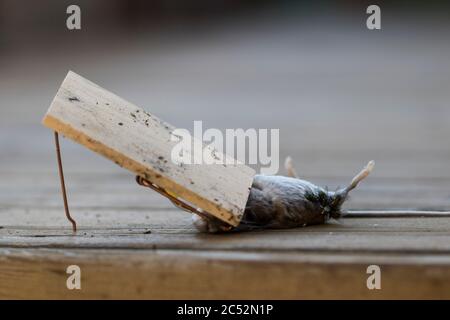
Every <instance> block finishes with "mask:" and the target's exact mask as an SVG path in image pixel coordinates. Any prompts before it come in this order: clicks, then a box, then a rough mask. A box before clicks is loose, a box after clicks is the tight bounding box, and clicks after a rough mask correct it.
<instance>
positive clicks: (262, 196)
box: [193, 157, 375, 233]
mask: <svg viewBox="0 0 450 320" xmlns="http://www.w3.org/2000/svg"><path fill="white" fill-rule="evenodd" d="M374 165H375V163H374V161H370V162H369V163H368V164H367V166H366V167H365V168H364V169H363V170H362V171H361V172H360V173H358V174H357V175H356V176H355V177H354V178H353V179H352V181H351V182H350V184H349V185H348V186H347V187H345V188H342V189H339V190H337V191H328V190H327V189H326V188H322V187H319V186H316V185H314V184H312V183H311V182H308V181H305V180H301V179H298V177H297V174H296V173H295V170H294V168H293V166H292V160H291V158H289V157H288V158H287V159H286V163H285V166H286V169H287V171H288V175H289V176H288V177H284V176H265V175H256V176H255V178H254V180H253V184H252V188H251V190H250V195H249V197H248V200H247V204H246V207H245V211H244V215H243V217H242V220H241V222H240V224H239V225H238V226H237V227H231V226H229V225H227V224H226V223H224V222H222V221H221V220H219V219H217V218H215V217H213V216H198V215H194V216H193V223H194V226H195V227H196V228H197V229H198V230H199V231H201V232H209V233H218V232H230V231H249V230H255V229H286V228H295V227H305V226H308V225H315V224H322V223H325V222H327V221H328V220H329V219H330V218H334V219H338V218H340V217H341V207H342V204H343V203H344V202H345V200H346V199H347V196H348V194H349V192H350V191H351V190H353V189H354V188H356V186H357V185H358V183H359V182H360V181H361V180H363V179H364V178H366V177H367V176H368V175H369V173H370V172H371V171H372V169H373V167H374Z"/></svg>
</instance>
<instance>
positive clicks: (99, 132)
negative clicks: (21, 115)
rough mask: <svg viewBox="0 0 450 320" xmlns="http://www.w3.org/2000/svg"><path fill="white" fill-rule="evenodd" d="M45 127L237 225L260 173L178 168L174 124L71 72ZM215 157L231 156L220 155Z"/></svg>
mask: <svg viewBox="0 0 450 320" xmlns="http://www.w3.org/2000/svg"><path fill="white" fill-rule="evenodd" d="M43 124H44V125H45V126H47V127H48V128H51V129H53V130H55V131H57V132H59V133H61V134H63V135H64V136H66V137H68V138H70V139H72V140H73V141H75V142H78V143H80V144H82V145H84V146H86V147H87V148H89V149H91V150H93V151H95V152H97V153H99V154H101V155H103V156H105V157H107V158H108V159H111V160H112V161H114V162H115V163H117V164H118V165H119V166H121V167H123V168H126V169H128V170H130V171H132V172H134V173H136V174H138V175H140V176H142V177H144V178H146V179H147V180H150V181H151V182H153V183H155V184H156V185H158V186H160V187H162V188H164V189H165V190H166V191H167V192H169V193H171V194H174V195H176V196H177V197H179V198H181V199H184V200H185V201H188V202H190V203H191V204H193V205H194V206H196V207H199V208H201V209H203V210H204V211H206V212H208V213H210V214H212V215H214V216H216V217H217V218H219V219H221V220H223V221H225V222H227V223H229V224H230V225H233V226H237V225H238V224H239V222H240V219H241V217H242V214H243V212H244V209H245V204H246V202H247V198H248V194H249V191H250V188H251V184H252V181H253V177H254V175H255V171H254V170H253V169H251V168H250V167H247V166H245V165H244V164H241V163H236V164H213V165H209V164H201V165H199V164H182V165H180V164H177V163H176V162H173V161H172V160H171V153H172V149H173V147H174V146H175V145H176V144H177V143H178V142H177V141H172V140H173V139H171V134H172V131H173V130H174V129H175V128H174V127H173V126H171V125H169V124H167V123H165V122H164V121H162V120H160V119H158V118H157V117H155V116H154V115H152V114H150V113H148V112H147V111H146V110H144V109H142V108H140V107H137V106H135V105H133V104H132V103H130V102H128V101H126V100H124V99H122V98H120V97H119V96H117V95H115V94H113V93H111V92H109V91H107V90H105V89H103V88H101V87H99V86H98V85H96V84H94V83H92V82H90V81H89V80H87V79H84V78H83V77H81V76H79V75H78V74H76V73H74V72H72V71H69V73H68V74H67V76H66V78H65V79H64V81H63V83H62V85H61V87H60V88H59V90H58V92H57V94H56V96H55V98H54V99H53V102H52V104H51V105H50V108H49V109H48V111H47V114H46V115H45V117H44V119H43ZM215 156H218V157H226V156H225V155H222V154H221V153H220V152H218V151H217V152H215Z"/></svg>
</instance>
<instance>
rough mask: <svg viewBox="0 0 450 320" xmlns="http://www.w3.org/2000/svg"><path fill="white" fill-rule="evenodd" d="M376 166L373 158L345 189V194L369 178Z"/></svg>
mask: <svg viewBox="0 0 450 320" xmlns="http://www.w3.org/2000/svg"><path fill="white" fill-rule="evenodd" d="M374 166H375V161H373V160H371V161H369V163H368V164H367V165H366V166H365V167H364V169H362V170H361V172H360V173H358V174H357V175H356V176H355V177H354V178H353V179H352V182H350V184H349V185H348V187H346V188H345V189H344V190H343V191H344V192H343V193H344V194H348V193H349V192H350V191H351V190H353V189H355V188H356V186H357V185H358V183H360V182H361V181H362V180H364V179H365V178H367V176H368V175H369V174H370V173H371V172H372V170H373V167H374Z"/></svg>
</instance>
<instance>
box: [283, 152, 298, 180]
mask: <svg viewBox="0 0 450 320" xmlns="http://www.w3.org/2000/svg"><path fill="white" fill-rule="evenodd" d="M284 167H285V168H286V171H287V174H288V177H291V178H297V179H298V175H297V171H296V170H295V168H294V165H293V164H292V158H291V157H289V156H288V157H287V158H286V160H285V161H284Z"/></svg>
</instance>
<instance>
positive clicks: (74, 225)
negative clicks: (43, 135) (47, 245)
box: [55, 131, 77, 233]
mask: <svg viewBox="0 0 450 320" xmlns="http://www.w3.org/2000/svg"><path fill="white" fill-rule="evenodd" d="M55 146H56V157H57V159H58V171H59V180H60V181H61V193H62V196H63V201H64V211H65V212H66V217H67V219H68V220H69V221H70V223H71V224H72V230H73V232H74V233H75V232H77V223H76V222H75V220H74V219H72V217H71V216H70V212H69V204H68V202H67V192H66V184H65V182H64V172H63V166H62V160H61V150H60V147H59V136H58V132H56V131H55Z"/></svg>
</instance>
